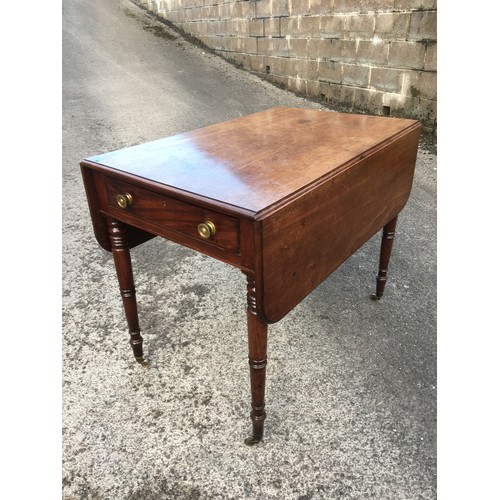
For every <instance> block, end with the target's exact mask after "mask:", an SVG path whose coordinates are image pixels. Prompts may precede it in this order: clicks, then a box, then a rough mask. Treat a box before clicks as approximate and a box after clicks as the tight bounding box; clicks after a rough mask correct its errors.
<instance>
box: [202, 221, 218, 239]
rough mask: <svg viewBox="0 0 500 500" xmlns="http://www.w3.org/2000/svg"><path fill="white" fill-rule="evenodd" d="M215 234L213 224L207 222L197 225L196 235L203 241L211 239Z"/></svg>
mask: <svg viewBox="0 0 500 500" xmlns="http://www.w3.org/2000/svg"><path fill="white" fill-rule="evenodd" d="M215 233H216V228H215V224H214V223H213V222H211V221H209V220H206V221H205V222H202V223H201V224H198V234H199V235H200V236H201V237H202V238H203V239H205V240H208V239H210V238H213V237H214V236H215Z"/></svg>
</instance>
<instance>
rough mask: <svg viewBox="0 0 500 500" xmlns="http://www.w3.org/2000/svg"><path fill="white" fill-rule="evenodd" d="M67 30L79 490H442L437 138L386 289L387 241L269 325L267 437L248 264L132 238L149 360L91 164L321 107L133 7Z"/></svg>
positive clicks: (193, 494)
mask: <svg viewBox="0 0 500 500" xmlns="http://www.w3.org/2000/svg"><path fill="white" fill-rule="evenodd" d="M62 28H63V39H62V42H63V45H62V47H63V54H62V56H63V68H62V70H63V75H62V76H63V82H62V83H63V94H62V104H63V116H62V128H63V136H62V141H63V152H62V166H63V179H62V203H63V208H62V224H63V235H62V238H63V239H62V243H63V248H62V255H63V267H62V274H63V284H62V288H63V299H62V308H63V317H62V321H63V332H62V333H63V341H62V355H63V358H62V438H63V442H62V498H63V499H64V500H77V499H78V500H80V499H82V500H83V499H92V500H101V499H102V500H103V499H110V500H129V499H130V500H136V499H151V500H153V499H154V500H161V499H197V498H199V499H216V498H220V499H243V498H249V499H297V500H298V499H302V500H305V499H337V498H338V499H374V498H375V499H384V500H392V499H398V500H399V499H408V500H413V499H415V500H416V499H434V498H436V461H437V460H436V455H437V452H436V406H437V403H436V400H437V397H436V394H437V388H436V168H437V167H436V162H437V158H436V154H435V150H434V149H433V148H432V147H431V146H429V144H423V145H422V147H421V148H420V149H419V153H418V158H417V166H416V173H415V180H414V185H413V190H412V194H411V197H410V199H409V201H408V204H407V206H406V207H405V209H404V210H403V212H402V213H401V215H400V217H399V221H398V229H397V234H396V240H395V243H394V249H393V254H392V258H391V265H390V276H389V281H388V284H387V287H386V294H385V296H384V299H383V300H381V301H380V302H373V301H371V300H370V298H369V295H370V293H371V292H372V291H373V288H374V285H375V275H376V271H377V267H378V255H379V245H380V235H377V236H376V237H374V238H373V239H372V240H370V241H369V242H368V243H367V244H366V245H365V246H364V247H363V248H361V249H360V250H359V251H358V252H357V253H356V254H354V255H353V256H352V257H351V258H350V259H349V260H348V261H347V262H346V263H344V264H343V265H342V266H341V267H340V268H339V269H338V270H337V271H336V272H335V273H334V274H333V275H332V276H331V277H330V278H328V279H327V280H326V281H325V282H324V283H323V284H322V285H320V287H318V288H317V289H316V290H315V291H314V292H313V293H312V294H311V295H310V296H309V297H308V298H307V299H305V300H304V301H303V302H302V303H301V304H299V306H297V307H296V308H295V309H294V310H293V311H292V312H291V313H290V314H289V315H288V316H287V317H286V318H285V319H283V320H282V321H281V322H279V323H278V324H275V325H272V326H270V328H269V360H268V383H267V388H266V396H267V397H266V403H267V410H268V418H267V420H266V428H265V438H264V441H263V442H262V443H260V444H259V445H258V446H255V447H247V446H245V445H244V443H243V439H244V437H245V436H246V435H248V433H249V431H250V429H251V423H250V419H249V411H250V404H249V403H250V395H249V381H248V363H247V350H246V321H245V317H246V312H245V311H246V296H245V293H246V282H245V277H244V276H243V274H242V273H241V272H239V271H238V270H236V269H234V268H232V267H231V266H228V265H225V264H223V263H221V262H218V261H215V260H213V259H210V258H208V257H205V256H202V255H199V254H197V253H195V252H193V251H191V250H189V249H186V248H183V247H181V246H179V245H176V244H173V243H170V242H168V241H165V240H161V239H160V238H155V239H153V240H151V241H149V242H147V243H145V244H143V245H141V246H139V247H137V248H136V249H134V250H133V251H132V260H133V265H134V271H135V279H136V289H137V294H138V303H139V314H140V320H141V328H142V334H143V337H144V345H145V355H146V357H147V358H148V359H149V360H150V361H151V367H150V368H149V369H144V368H143V367H141V366H140V365H138V364H137V363H135V362H134V360H133V357H132V352H131V349H130V346H129V344H128V332H127V328H126V323H125V318H124V314H123V309H122V305H121V299H120V294H119V291H118V287H117V282H116V275H115V271H114V266H113V262H112V258H111V256H110V255H109V254H108V253H107V252H105V251H104V250H102V249H101V248H100V247H99V246H98V244H97V242H96V240H95V238H94V235H93V231H92V227H91V222H90V218H89V214H88V208H87V203H86V198H85V193H84V189H83V184H82V179H81V175H80V169H79V162H80V160H81V159H83V158H85V157H89V156H92V155H94V154H98V153H102V152H105V151H110V150H116V149H119V148H122V147H125V146H129V145H133V144H139V143H142V142H145V141H149V140H154V139H158V138H161V137H166V136H169V135H172V134H176V133H180V132H185V131H188V130H192V129H195V128H199V127H203V126H206V125H209V124H211V123H216V122H220V121H223V120H227V119H230V118H235V117H238V116H242V115H245V114H248V113H252V112H256V111H260V110H263V109H267V108H270V107H273V106H277V105H286V106H296V107H305V108H315V109H321V107H322V106H321V104H320V103H316V102H313V101H310V100H307V99H304V98H301V97H298V96H296V95H294V94H292V93H290V92H287V91H285V90H282V89H279V88H277V87H275V86H273V85H271V84H270V83H268V82H265V81H262V80H261V79H259V78H257V77H256V76H253V75H251V74H249V73H247V72H245V71H242V70H240V69H238V68H236V67H234V66H233V65H231V64H229V63H227V62H225V61H223V60H222V59H221V58H219V57H218V56H216V55H213V54H211V53H210V52H209V51H206V50H204V49H203V48H202V47H197V46H195V45H193V44H191V43H190V42H189V41H187V40H184V39H183V38H182V37H180V36H179V34H178V33H176V32H175V31H173V30H171V29H168V28H167V27H165V26H164V25H163V24H162V23H160V22H158V21H156V20H154V19H153V18H152V17H150V16H149V15H148V14H147V13H146V12H145V11H144V10H142V9H140V8H138V7H137V6H136V5H134V4H133V3H131V2H129V1H125V0H123V1H120V0H99V1H97V0H87V1H83V0H67V1H65V2H63V5H62Z"/></svg>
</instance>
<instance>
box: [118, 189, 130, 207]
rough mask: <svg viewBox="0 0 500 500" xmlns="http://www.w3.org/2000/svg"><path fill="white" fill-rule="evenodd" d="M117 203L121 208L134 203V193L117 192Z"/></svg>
mask: <svg viewBox="0 0 500 500" xmlns="http://www.w3.org/2000/svg"><path fill="white" fill-rule="evenodd" d="M116 203H118V206H119V207H120V208H127V207H128V206H129V205H132V195H131V194H130V193H124V194H117V195H116Z"/></svg>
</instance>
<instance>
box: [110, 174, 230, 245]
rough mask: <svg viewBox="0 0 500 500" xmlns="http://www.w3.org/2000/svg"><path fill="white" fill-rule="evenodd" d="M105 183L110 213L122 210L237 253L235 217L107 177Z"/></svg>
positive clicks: (121, 211) (198, 240) (199, 240)
mask: <svg viewBox="0 0 500 500" xmlns="http://www.w3.org/2000/svg"><path fill="white" fill-rule="evenodd" d="M105 184H106V193H107V196H108V206H109V208H110V213H115V214H116V213H117V212H119V213H126V214H128V215H131V216H134V217H136V218H138V219H141V220H144V221H146V222H149V223H153V224H156V225H158V226H161V227H163V228H166V229H168V230H169V231H174V232H176V233H180V234H182V235H183V236H188V237H190V238H193V239H194V240H196V241H197V242H204V243H207V244H210V245H215V246H216V247H219V248H221V249H224V250H228V251H231V252H234V253H238V252H239V246H240V243H239V240H240V238H239V221H238V219H236V218H234V217H229V216H227V215H224V214H221V213H219V212H214V211H211V210H209V209H206V208H203V207H200V206H197V205H193V204H191V203H187V202H184V201H180V200H177V199H176V198H171V197H169V196H165V195H162V194H159V193H156V192H154V191H150V190H148V189H144V188H141V187H138V186H135V185H134V184H129V183H127V182H122V181H119V180H116V179H111V178H109V177H107V178H106V180H105ZM200 225H201V226H200ZM203 235H204V236H205V237H203Z"/></svg>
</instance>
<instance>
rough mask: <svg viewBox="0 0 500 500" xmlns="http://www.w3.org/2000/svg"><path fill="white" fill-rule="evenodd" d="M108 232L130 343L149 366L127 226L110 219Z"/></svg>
mask: <svg viewBox="0 0 500 500" xmlns="http://www.w3.org/2000/svg"><path fill="white" fill-rule="evenodd" d="M108 234H109V240H110V242H111V250H112V252H113V258H114V261H115V267H116V274H117V276H118V283H119V286H120V293H121V296H122V301H123V307H124V309H125V316H126V318H127V323H128V329H129V332H130V345H131V346H132V350H133V352H134V356H135V359H136V360H137V362H138V363H141V364H142V365H144V366H147V364H148V363H147V361H146V360H144V357H143V351H142V337H141V333H140V328H139V315H138V314H137V301H136V299H135V286H134V275H133V272H132V262H131V260H130V250H129V246H128V241H127V231H126V226H125V225H124V224H122V223H121V222H118V221H116V220H113V219H111V220H109V221H108Z"/></svg>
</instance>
